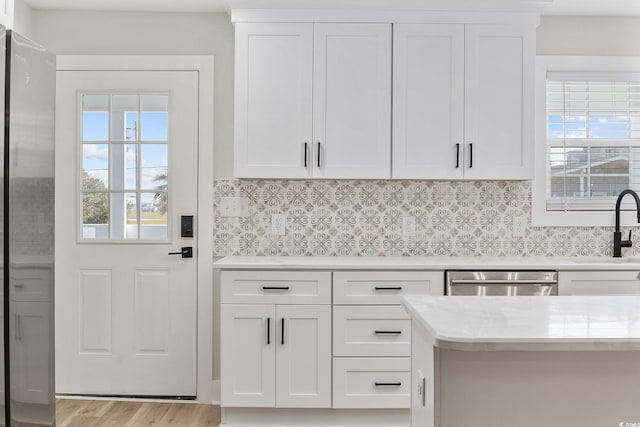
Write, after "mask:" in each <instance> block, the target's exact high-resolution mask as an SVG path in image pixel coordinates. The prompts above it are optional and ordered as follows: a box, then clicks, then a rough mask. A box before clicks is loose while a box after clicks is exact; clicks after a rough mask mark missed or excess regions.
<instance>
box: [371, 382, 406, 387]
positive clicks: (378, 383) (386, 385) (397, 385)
mask: <svg viewBox="0 0 640 427" xmlns="http://www.w3.org/2000/svg"><path fill="white" fill-rule="evenodd" d="M374 384H375V386H376V387H402V383H401V382H397V383H381V382H378V381H376V382H375V383H374Z"/></svg>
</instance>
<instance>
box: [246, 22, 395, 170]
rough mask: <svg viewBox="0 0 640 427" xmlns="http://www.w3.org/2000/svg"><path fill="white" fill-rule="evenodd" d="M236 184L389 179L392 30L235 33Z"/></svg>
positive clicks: (332, 27)
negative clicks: (257, 180)
mask: <svg viewBox="0 0 640 427" xmlns="http://www.w3.org/2000/svg"><path fill="white" fill-rule="evenodd" d="M235 91H236V94H235V96H236V106H235V144H234V147H235V153H234V158H235V164H234V175H235V176H236V177H239V178H389V177H390V176H391V174H390V169H391V168H390V166H391V123H390V117H391V25H390V24H345V23H340V24H309V23H302V24H293V23H285V24H281V23H269V24H260V23H258V24H254V23H237V24H236V88H235Z"/></svg>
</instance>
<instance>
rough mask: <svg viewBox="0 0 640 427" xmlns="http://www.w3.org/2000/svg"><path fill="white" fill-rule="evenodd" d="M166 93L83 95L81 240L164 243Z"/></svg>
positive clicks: (165, 214) (166, 198)
mask: <svg viewBox="0 0 640 427" xmlns="http://www.w3.org/2000/svg"><path fill="white" fill-rule="evenodd" d="M168 105H169V98H168V95H167V94H131V93H128V94H121V93H117V94H116V93H114V94H108V95H105V94H85V95H83V98H82V131H81V135H80V139H81V148H82V156H81V157H82V183H81V186H80V192H79V194H80V196H79V197H80V200H81V202H80V203H81V206H82V208H81V210H82V218H83V223H82V234H81V239H82V240H85V241H92V240H93V241H97V240H116V241H133V240H167V239H168V223H169V221H168V217H167V216H168V199H169V193H168V179H167V175H168V143H169V126H168V123H169V120H168V118H169V112H168Z"/></svg>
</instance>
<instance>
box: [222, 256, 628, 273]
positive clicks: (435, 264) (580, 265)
mask: <svg viewBox="0 0 640 427" xmlns="http://www.w3.org/2000/svg"><path fill="white" fill-rule="evenodd" d="M213 266H214V268H220V269H247V270H291V269H314V270H446V269H485V270H489V269H549V270H640V258H624V257H623V258H613V257H575V258H571V257H436V256H434V257H430V256H424V257H423V256H415V257H400V256H396V257H394V256H379V257H358V256H345V257H318V256H308V257H304V256H229V257H224V258H221V259H219V260H216V261H215V262H214V263H213Z"/></svg>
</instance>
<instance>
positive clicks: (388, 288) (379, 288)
mask: <svg viewBox="0 0 640 427" xmlns="http://www.w3.org/2000/svg"><path fill="white" fill-rule="evenodd" d="M374 289H375V290H376V291H401V290H402V286H376V287H375V288H374Z"/></svg>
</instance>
